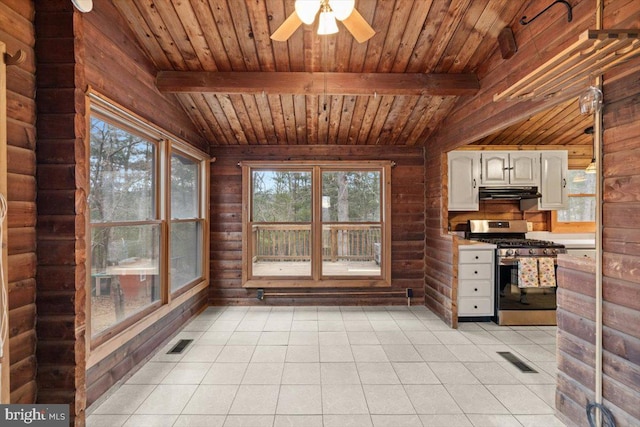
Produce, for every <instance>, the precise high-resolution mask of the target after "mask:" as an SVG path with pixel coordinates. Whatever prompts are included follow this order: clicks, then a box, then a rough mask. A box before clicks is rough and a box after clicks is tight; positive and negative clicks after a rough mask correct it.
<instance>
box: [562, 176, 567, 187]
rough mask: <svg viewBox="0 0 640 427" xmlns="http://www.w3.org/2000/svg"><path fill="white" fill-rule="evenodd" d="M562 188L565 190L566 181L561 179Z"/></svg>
mask: <svg viewBox="0 0 640 427" xmlns="http://www.w3.org/2000/svg"><path fill="white" fill-rule="evenodd" d="M562 188H567V180H566V179H565V178H562Z"/></svg>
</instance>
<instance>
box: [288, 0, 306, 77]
mask: <svg viewBox="0 0 640 427" xmlns="http://www.w3.org/2000/svg"><path fill="white" fill-rule="evenodd" d="M294 12H295V6H294V2H292V1H289V0H285V16H287V17H288V16H289V15H291V14H292V13H294ZM312 30H313V27H312V26H310V25H305V24H302V25H301V26H300V28H298V30H297V31H295V32H294V33H293V35H292V36H291V37H289V40H287V42H286V45H287V46H288V48H289V52H288V54H289V57H288V63H289V69H290V70H291V71H306V68H305V62H304V61H305V58H304V47H305V44H306V43H307V42H308V40H309V37H312V35H313V34H312V33H310V32H311V31H312Z"/></svg>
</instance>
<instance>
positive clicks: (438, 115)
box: [415, 97, 456, 146]
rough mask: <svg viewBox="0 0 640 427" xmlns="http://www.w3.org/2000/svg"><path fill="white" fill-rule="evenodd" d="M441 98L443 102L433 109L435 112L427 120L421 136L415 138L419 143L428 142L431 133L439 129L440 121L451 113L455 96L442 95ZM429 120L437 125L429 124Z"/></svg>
mask: <svg viewBox="0 0 640 427" xmlns="http://www.w3.org/2000/svg"><path fill="white" fill-rule="evenodd" d="M440 100H441V102H440V104H439V105H438V108H437V109H435V110H433V114H432V115H431V116H430V118H429V121H428V122H426V124H427V126H425V128H424V129H423V130H422V132H421V133H420V136H419V137H417V138H416V139H415V141H416V142H417V144H420V145H423V146H424V145H425V144H426V142H427V141H428V140H429V138H430V137H431V135H432V134H433V133H434V132H435V131H436V130H437V129H438V127H439V126H440V123H441V122H442V120H444V117H446V116H447V115H448V114H449V111H451V109H452V108H453V106H454V104H455V102H456V100H455V98H452V97H442V98H441V99H440ZM429 122H433V123H435V124H436V125H435V126H428V123H429Z"/></svg>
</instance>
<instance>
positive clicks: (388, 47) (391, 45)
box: [376, 0, 415, 73]
mask: <svg viewBox="0 0 640 427" xmlns="http://www.w3.org/2000/svg"><path fill="white" fill-rule="evenodd" d="M414 4H415V1H414V0H396V4H395V6H394V8H393V13H392V14H391V20H390V22H389V31H388V32H387V36H386V37H385V39H384V44H383V46H382V51H381V52H380V61H378V66H377V67H376V71H378V72H383V73H387V72H389V71H391V68H392V67H393V62H394V60H395V59H396V56H397V55H398V50H399V49H400V46H401V45H402V38H403V37H404V33H405V31H406V30H407V22H409V20H410V18H411V11H412V10H413V5H414Z"/></svg>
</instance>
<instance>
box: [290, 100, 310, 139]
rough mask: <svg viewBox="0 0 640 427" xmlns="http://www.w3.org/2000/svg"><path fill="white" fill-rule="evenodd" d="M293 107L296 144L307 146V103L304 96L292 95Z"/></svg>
mask: <svg viewBox="0 0 640 427" xmlns="http://www.w3.org/2000/svg"><path fill="white" fill-rule="evenodd" d="M293 107H294V109H295V113H294V114H295V118H296V135H297V137H296V142H297V143H298V144H303V145H304V144H307V109H306V107H307V102H306V96H305V95H293Z"/></svg>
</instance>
